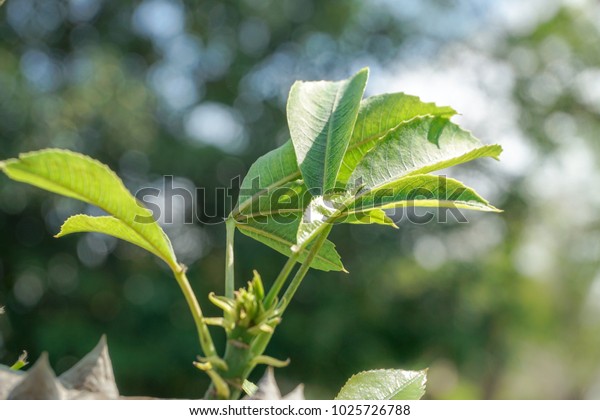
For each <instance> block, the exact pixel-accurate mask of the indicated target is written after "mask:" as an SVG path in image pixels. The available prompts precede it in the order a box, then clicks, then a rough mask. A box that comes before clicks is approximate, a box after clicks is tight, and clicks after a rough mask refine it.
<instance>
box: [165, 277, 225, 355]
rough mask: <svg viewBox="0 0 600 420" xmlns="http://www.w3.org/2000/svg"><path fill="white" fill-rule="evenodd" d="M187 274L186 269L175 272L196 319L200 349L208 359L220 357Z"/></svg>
mask: <svg viewBox="0 0 600 420" xmlns="http://www.w3.org/2000/svg"><path fill="white" fill-rule="evenodd" d="M185 272H186V269H185V267H182V268H181V270H179V271H175V272H174V274H175V279H177V283H178V284H179V287H180V288H181V291H182V292H183V296H185V300H186V302H187V304H188V307H189V308H190V312H191V313H192V316H193V317H194V323H195V324H196V329H197V331H198V338H199V340H200V347H201V348H202V351H203V352H204V355H205V356H206V357H218V356H217V351H216V349H215V344H214V343H213V339H212V337H211V335H210V331H208V327H207V326H206V323H205V322H204V316H203V315H202V310H201V309H200V304H199V303H198V299H196V295H195V294H194V291H193V290H192V286H190V282H189V280H188V278H187V276H186V275H185Z"/></svg>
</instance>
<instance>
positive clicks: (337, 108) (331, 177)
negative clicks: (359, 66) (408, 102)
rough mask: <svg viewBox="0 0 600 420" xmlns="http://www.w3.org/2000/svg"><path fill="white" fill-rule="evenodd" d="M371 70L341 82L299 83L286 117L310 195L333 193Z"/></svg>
mask: <svg viewBox="0 0 600 420" xmlns="http://www.w3.org/2000/svg"><path fill="white" fill-rule="evenodd" d="M367 78H368V69H363V70H361V71H359V72H358V73H357V74H356V75H354V76H353V77H351V78H350V79H347V80H342V81H339V82H325V81H320V82H296V83H294V85H293V86H292V89H291V90H290V95H289V99H288V103H287V118H288V124H289V127H290V134H291V137H292V143H293V145H294V149H295V151H296V157H297V159H298V166H299V167H300V171H301V172H302V177H303V178H304V182H305V183H306V185H307V187H308V188H309V190H311V193H312V192H313V191H314V192H315V195H317V194H325V193H328V192H331V191H332V190H333V189H334V187H335V183H336V179H337V175H338V172H339V170H340V166H341V164H342V159H343V157H344V154H345V153H346V149H347V148H348V143H349V142H350V137H351V135H352V130H353V129H354V124H355V123H356V117H357V115H358V109H359V106H360V101H361V98H362V95H363V93H364V90H365V86H366V83H367Z"/></svg>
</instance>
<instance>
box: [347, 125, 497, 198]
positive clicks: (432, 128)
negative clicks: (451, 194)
mask: <svg viewBox="0 0 600 420" xmlns="http://www.w3.org/2000/svg"><path fill="white" fill-rule="evenodd" d="M501 152H502V148H501V147H500V146H498V145H489V146H484V145H482V144H481V142H480V141H479V140H477V139H476V138H475V137H473V136H472V135H471V133H469V132H468V131H465V130H462V129H461V128H460V127H458V126H457V125H456V124H453V123H451V122H450V121H448V120H447V119H445V118H440V117H424V118H415V119H413V120H411V121H408V122H406V123H404V124H401V125H400V126H398V127H397V128H395V129H394V130H392V131H390V132H389V133H388V134H387V135H386V136H385V137H384V138H383V139H382V140H381V141H379V142H378V143H377V145H376V146H375V147H374V148H373V149H371V151H369V152H368V153H367V154H366V155H365V156H364V158H363V160H362V161H361V162H360V163H359V164H358V166H357V167H356V170H355V171H354V173H353V174H352V177H351V178H350V181H349V183H350V184H352V185H354V186H359V185H364V186H365V187H367V188H369V189H374V188H377V187H379V186H381V185H385V184H387V183H389V182H392V181H395V180H398V179H400V178H402V177H404V176H408V175H415V174H425V173H428V172H433V171H437V170H439V169H444V168H448V167H450V166H454V165H458V164H460V163H465V162H469V161H471V160H473V159H477V158H481V157H492V158H495V159H497V158H498V156H499V155H500V153H501Z"/></svg>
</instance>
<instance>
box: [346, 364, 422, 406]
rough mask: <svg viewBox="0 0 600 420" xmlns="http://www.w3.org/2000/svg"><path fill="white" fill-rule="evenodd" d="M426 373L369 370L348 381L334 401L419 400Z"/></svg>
mask: <svg viewBox="0 0 600 420" xmlns="http://www.w3.org/2000/svg"><path fill="white" fill-rule="evenodd" d="M426 382H427V371H426V370H421V371H409V370H397V369H386V370H383V369H382V370H370V371H366V372H361V373H358V374H356V375H354V376H352V377H351V378H350V379H348V382H346V384H345V385H344V386H343V387H342V389H341V390H340V392H339V394H338V395H337V396H336V397H335V399H336V400H419V399H421V398H422V397H423V395H424V394H425V384H426Z"/></svg>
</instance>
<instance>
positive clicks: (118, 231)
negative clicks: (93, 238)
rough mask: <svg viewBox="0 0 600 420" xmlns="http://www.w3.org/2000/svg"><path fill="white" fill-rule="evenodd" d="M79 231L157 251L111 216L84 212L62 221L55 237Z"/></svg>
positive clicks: (153, 251) (155, 252)
mask: <svg viewBox="0 0 600 420" xmlns="http://www.w3.org/2000/svg"><path fill="white" fill-rule="evenodd" d="M81 232H97V233H104V234H106V235H112V236H114V237H115V238H119V239H123V240H124V241H127V242H131V243H132V244H135V245H137V246H139V247H140V248H144V249H145V250H146V251H149V252H151V253H153V254H157V253H158V250H157V249H156V248H155V247H154V245H153V244H152V243H150V242H148V241H147V240H146V239H145V238H143V237H142V236H140V234H139V233H137V232H136V231H135V230H133V229H132V228H130V227H129V226H127V225H126V224H125V223H123V222H122V221H121V220H119V219H117V218H115V217H113V216H88V215H85V214H77V215H75V216H71V217H69V218H68V219H67V220H66V221H65V223H63V225H62V226H61V228H60V232H58V234H56V235H55V238H61V237H63V236H65V235H69V234H71V233H81Z"/></svg>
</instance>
